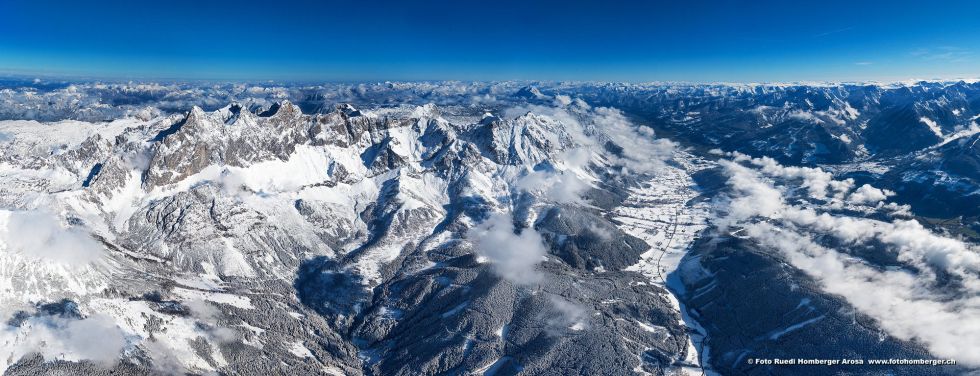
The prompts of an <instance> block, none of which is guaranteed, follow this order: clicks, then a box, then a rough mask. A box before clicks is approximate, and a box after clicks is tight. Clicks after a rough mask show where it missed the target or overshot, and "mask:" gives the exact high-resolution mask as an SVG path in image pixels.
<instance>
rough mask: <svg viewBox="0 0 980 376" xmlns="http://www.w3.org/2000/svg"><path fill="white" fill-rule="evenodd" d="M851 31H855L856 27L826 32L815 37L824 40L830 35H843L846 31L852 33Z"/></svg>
mask: <svg viewBox="0 0 980 376" xmlns="http://www.w3.org/2000/svg"><path fill="white" fill-rule="evenodd" d="M851 30H854V26H848V27H844V28H840V29H834V30H829V31H825V32H822V33H820V34H817V35H814V37H816V38H823V37H826V36H828V35H834V34H838V33H843V32H845V31H851Z"/></svg>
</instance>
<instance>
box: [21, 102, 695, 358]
mask: <svg viewBox="0 0 980 376" xmlns="http://www.w3.org/2000/svg"><path fill="white" fill-rule="evenodd" d="M535 91H536V90H535ZM538 94H540V93H538ZM572 112H573V113H574V114H575V115H574V116H576V117H577V120H575V121H574V122H572V123H568V120H566V121H565V122H563V121H562V120H559V119H557V118H554V117H551V116H547V115H538V114H534V113H526V114H522V115H520V116H517V117H516V118H513V119H502V118H498V117H493V118H492V119H489V120H488V119H486V118H484V119H481V118H471V119H470V120H468V121H467V120H463V121H459V120H456V121H449V120H447V119H445V118H443V117H442V115H441V110H440V109H438V108H436V107H435V106H432V105H426V106H420V107H418V108H415V109H412V110H410V111H405V112H388V113H385V114H384V115H378V114H375V113H371V112H366V111H359V110H357V109H355V108H354V107H352V106H350V105H345V106H338V107H337V108H336V109H335V110H334V111H332V112H329V113H325V114H313V115H310V114H303V113H302V111H301V110H300V109H299V108H298V107H297V106H295V105H293V104H291V103H289V102H282V103H279V104H277V105H275V106H272V108H270V109H269V110H267V111H264V112H262V113H259V114H256V113H253V112H251V111H250V110H249V109H247V108H244V107H243V106H240V105H237V104H232V105H229V106H227V107H224V108H221V109H219V110H216V111H213V112H206V111H203V110H202V109H200V108H198V107H194V108H193V109H191V110H190V111H189V112H187V113H186V114H183V115H177V116H170V117H162V118H156V119H154V120H149V121H136V120H134V121H132V122H130V123H128V124H126V125H125V126H119V127H116V128H114V129H112V130H111V134H107V132H109V131H110V130H101V131H100V132H94V134H92V135H91V136H89V137H83V138H80V139H79V140H76V141H74V142H77V144H74V145H72V144H69V145H66V146H65V147H66V149H67V150H66V151H65V152H63V153H60V154H58V155H57V156H55V157H48V158H45V157H35V155H34V154H23V155H9V156H6V157H7V158H9V159H10V160H12V161H17V162H18V163H21V164H22V165H25V166H27V165H30V166H40V167H41V168H47V169H51V170H52V171H58V173H60V174H61V175H63V176H64V178H63V179H61V180H58V181H54V182H52V181H51V179H45V178H44V177H38V176H31V175H30V174H27V173H26V172H24V173H21V174H20V175H16V179H15V180H14V181H6V182H5V183H3V188H4V189H8V190H10V191H11V192H10V193H9V194H5V196H4V198H5V200H7V201H11V202H20V203H21V204H20V207H19V209H20V210H25V211H36V210H40V208H39V207H37V206H36V205H32V204H30V203H29V201H27V200H25V198H26V196H27V195H29V194H30V193H29V192H28V191H19V192H13V190H14V189H15V188H16V186H17V185H18V184H28V185H29V184H42V182H44V184H49V185H50V184H54V183H57V184H60V187H61V188H58V189H60V191H59V192H61V193H58V194H51V195H50V196H48V197H49V198H48V200H47V201H46V203H45V207H46V209H45V210H47V213H50V214H49V215H50V216H51V221H53V222H54V223H56V224H57V226H70V227H71V228H76V229H79V230H80V231H82V230H83V231H87V232H88V233H90V234H91V235H90V236H92V237H93V238H94V239H97V240H98V242H97V243H96V247H95V248H97V249H96V252H97V257H96V260H95V261H91V262H89V263H86V264H84V265H61V264H59V262H58V260H50V262H49V263H48V264H49V265H50V266H45V267H43V268H36V267H28V268H26V269H22V270H14V271H5V272H3V273H6V274H5V276H6V277H11V278H18V277H24V276H27V275H36V276H37V278H38V279H39V280H42V281H44V285H43V286H38V287H37V289H36V290H35V289H27V288H24V287H17V288H15V289H14V290H13V291H8V292H4V293H3V295H2V299H3V304H4V306H5V307H11V309H10V311H11V312H10V313H11V314H13V313H14V312H20V313H17V315H19V316H17V317H24V319H22V320H19V321H11V322H10V324H9V326H10V331H12V332H18V331H19V332H20V333H23V334H24V335H26V336H30V335H32V334H34V333H39V331H40V329H37V328H38V327H44V328H49V329H44V333H46V334H44V335H49V336H52V337H53V338H52V339H51V341H52V343H55V344H56V345H54V346H55V347H56V346H61V347H62V348H63V349H62V352H63V353H65V354H69V355H67V356H63V357H58V356H56V355H52V354H51V353H50V351H49V350H47V349H46V348H44V347H35V346H33V345H32V344H31V343H29V342H24V341H25V340H24V339H23V337H18V338H21V339H13V340H12V341H13V343H16V344H18V345H16V346H17V347H18V349H14V350H11V351H14V352H12V353H10V354H8V355H9V356H7V355H5V356H4V359H10V361H8V362H7V363H5V365H4V368H5V369H6V370H7V372H8V373H11V374H22V373H26V374H30V373H36V372H56V371H65V372H81V373H89V372H91V373H99V372H103V371H105V369H106V367H109V368H111V369H112V372H118V373H122V374H135V373H144V372H168V371H173V370H179V371H180V372H189V373H205V372H211V371H217V372H220V373H249V374H252V373H260V372H280V371H287V372H289V373H293V374H314V373H328V374H362V373H366V374H384V375H402V374H404V375H416V374H446V373H461V374H472V373H487V374H489V373H494V374H500V375H503V374H516V373H527V374H554V375H565V374H603V373H607V374H608V373H613V374H627V373H633V372H640V373H650V374H664V373H667V372H673V371H675V370H680V369H682V368H685V367H687V368H689V367H697V365H696V364H692V363H691V362H690V359H696V356H693V355H692V354H691V352H692V351H693V348H691V347H690V346H689V340H688V336H687V334H686V333H685V329H684V326H683V323H682V321H681V318H680V312H678V311H677V309H676V308H675V307H674V306H673V305H672V303H671V301H670V299H668V296H669V293H668V292H667V291H666V290H665V289H664V287H663V286H661V285H656V284H650V283H647V282H646V281H647V277H645V276H643V275H642V274H640V273H637V272H630V271H624V269H626V268H628V267H629V266H631V265H633V264H636V263H638V262H639V261H640V258H641V254H643V253H645V252H646V251H647V250H648V249H649V247H650V246H649V245H648V244H647V243H645V242H644V241H642V240H640V239H637V238H635V237H633V236H631V235H627V234H626V233H624V232H623V231H621V230H620V229H619V228H618V227H617V224H616V223H613V222H611V221H610V220H609V219H607V218H606V217H604V215H605V214H606V213H608V212H609V210H610V209H611V208H614V207H615V205H612V206H609V205H608V203H609V201H608V199H606V200H600V201H602V203H603V205H605V207H606V209H602V208H600V205H594V204H593V203H592V202H591V201H590V200H591V199H590V197H602V198H607V197H616V196H617V195H622V194H623V193H622V192H623V191H624V190H628V189H629V187H630V184H631V183H619V184H610V183H609V182H603V181H601V179H600V177H602V176H609V175H610V174H613V175H615V174H618V172H617V171H621V170H622V168H621V167H620V166H618V165H617V162H616V159H615V158H613V157H612V156H609V155H607V153H608V152H607V151H606V149H604V148H602V147H596V145H599V143H598V142H595V143H589V142H583V140H581V139H576V138H575V137H573V136H572V134H573V133H574V134H581V133H582V130H581V129H578V128H577V127H581V125H580V124H579V123H580V122H582V123H588V122H589V121H590V118H591V116H593V115H592V114H591V112H590V110H589V109H587V108H579V109H577V110H574V111H572ZM55 142H58V141H55ZM572 151H577V152H579V154H581V157H579V158H576V159H575V160H574V161H572V160H570V159H569V158H567V157H566V155H567V154H568V153H569V152H572ZM679 157H683V158H691V157H690V156H686V155H679ZM617 158H618V157H617ZM541 166H547V169H541ZM557 176H562V178H563V179H565V181H566V182H569V181H570V182H572V183H575V184H578V185H580V186H581V187H582V188H576V189H574V190H572V191H570V192H571V193H570V194H574V195H580V196H581V198H580V199H576V200H573V201H567V202H566V201H565V200H566V199H563V200H559V201H558V202H556V201H555V200H556V198H555V197H552V196H551V195H550V193H549V191H548V190H538V189H537V188H539V187H537V186H533V185H529V183H527V181H528V179H532V178H533V179H535V180H534V181H535V182H536V183H538V184H540V185H543V186H547V185H553V184H556V183H555V181H552V180H553V179H555V178H556V177H557ZM634 178H636V177H634ZM648 178H653V176H652V175H650V176H648ZM569 179H571V180H569ZM624 181H635V179H634V180H624ZM556 189H557V188H556ZM613 190H617V191H615V192H614V191H613ZM586 191H588V193H586ZM596 202H599V201H596ZM9 213H14V212H9ZM8 215H10V216H15V215H16V213H14V214H8ZM495 215H502V216H504V217H505V218H507V221H510V222H513V223H514V225H515V226H516V229H514V230H513V231H506V230H500V231H503V232H499V231H498V230H491V231H498V233H496V235H494V236H496V237H498V238H500V239H505V240H506V239H509V238H510V237H517V236H518V234H523V235H521V236H528V239H532V241H531V242H530V243H528V242H525V243H510V242H509V241H502V242H498V243H496V245H495V246H494V247H497V248H501V247H502V248H504V250H506V252H510V253H511V256H508V257H507V258H504V259H495V258H494V257H496V256H492V255H494V254H495V253H494V252H497V251H500V250H499V249H488V248H486V247H487V246H485V245H478V244H477V243H474V240H473V239H472V236H473V235H472V234H473V231H474V228H476V227H477V226H480V225H481V223H483V222H484V221H485V220H487V218H489V217H491V216H495ZM6 247H7V248H8V249H9V250H10V251H15V250H13V249H10V248H12V247H14V245H13V244H12V243H11V244H8V245H6ZM481 247H483V248H481ZM539 251H540V252H541V255H540V256H537V258H530V259H527V260H526V261H523V262H524V263H525V264H526V265H523V266H521V265H516V266H513V267H515V268H523V269H522V270H528V271H529V273H533V275H532V276H530V277H526V278H524V277H522V279H514V278H511V277H510V275H511V274H510V273H508V272H507V271H506V270H502V268H507V267H509V266H507V265H508V262H510V261H509V260H510V258H511V257H516V258H520V257H521V256H520V255H521V254H523V253H533V252H539ZM13 254H15V255H18V256H15V257H20V258H23V259H24V260H23V262H26V258H27V256H26V255H23V254H17V253H16V252H15V253H13ZM525 258H526V257H525ZM3 262H4V263H8V262H9V261H3ZM48 264H46V265H48ZM5 265H6V264H5ZM32 291H33V293H30V294H29V293H28V292H32ZM38 296H44V297H43V298H42V299H40V300H39V299H37V297H38ZM57 299H64V301H65V302H69V303H70V304H71V306H72V307H77V308H73V310H72V312H73V313H72V314H71V315H66V314H63V313H54V312H53V311H51V310H48V309H47V308H44V307H47V306H46V305H43V304H47V303H45V302H50V301H53V300H57ZM38 304H42V305H38ZM103 317H104V318H106V319H105V320H108V321H107V322H108V323H109V324H108V325H109V326H110V327H112V328H113V329H112V331H118V332H120V336H121V337H120V338H122V340H121V342H120V344H119V345H118V346H117V347H115V348H108V349H106V351H108V352H109V354H108V355H107V356H104V357H102V359H101V360H99V359H96V358H93V357H92V356H91V355H86V354H85V353H84V351H81V350H79V349H77V348H75V347H74V346H75V345H76V344H74V343H73V342H72V340H71V338H61V337H59V336H61V335H62V334H60V333H61V332H59V331H58V330H57V328H59V327H61V326H65V325H69V326H70V325H75V324H72V323H89V322H94V320H96V319H97V318H98V319H99V320H101V318H103ZM79 325H80V324H79ZM59 341H60V342H59ZM19 349H23V350H19ZM583 354H589V356H583ZM53 359H60V360H61V361H59V362H50V361H51V360H53Z"/></svg>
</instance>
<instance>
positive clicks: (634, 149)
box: [593, 107, 677, 173]
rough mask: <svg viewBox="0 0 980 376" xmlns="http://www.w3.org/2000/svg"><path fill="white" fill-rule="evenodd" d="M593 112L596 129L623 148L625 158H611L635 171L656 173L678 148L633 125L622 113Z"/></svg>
mask: <svg viewBox="0 0 980 376" xmlns="http://www.w3.org/2000/svg"><path fill="white" fill-rule="evenodd" d="M594 112H595V116H594V117H593V121H594V122H595V127H596V130H597V131H598V132H601V133H603V134H605V135H606V136H608V137H609V139H610V141H612V142H613V143H615V144H616V145H618V146H619V147H621V148H623V153H622V154H623V155H622V156H619V157H615V156H610V160H611V161H613V162H614V163H618V164H621V165H623V166H624V167H626V168H628V169H630V170H632V171H635V172H640V173H651V172H656V171H657V170H660V169H662V168H663V167H664V165H665V163H666V161H667V160H669V159H670V158H671V157H672V156H673V154H674V151H675V150H676V149H677V145H676V144H675V143H673V142H671V141H670V140H667V139H657V138H654V133H653V130H652V129H650V128H649V127H644V126H637V125H635V124H633V123H632V122H630V121H629V119H627V118H626V116H625V115H623V112H622V111H619V110H617V109H614V108H608V107H598V108H596V109H595V111H594Z"/></svg>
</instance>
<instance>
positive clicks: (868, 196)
mask: <svg viewBox="0 0 980 376" xmlns="http://www.w3.org/2000/svg"><path fill="white" fill-rule="evenodd" d="M894 195H895V192H892V191H889V190H887V189H878V188H875V187H872V186H870V185H868V184H865V185H862V186H861V187H860V188H858V189H856V190H855V191H854V192H853V193H851V195H850V196H848V198H847V200H848V201H850V202H854V203H858V204H877V203H878V202H881V201H884V200H885V199H886V198H888V196H894Z"/></svg>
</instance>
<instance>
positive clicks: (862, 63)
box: [854, 61, 874, 66]
mask: <svg viewBox="0 0 980 376" xmlns="http://www.w3.org/2000/svg"><path fill="white" fill-rule="evenodd" d="M871 64H874V62H871V61H858V62H856V63H854V65H862V66H866V65H871Z"/></svg>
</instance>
